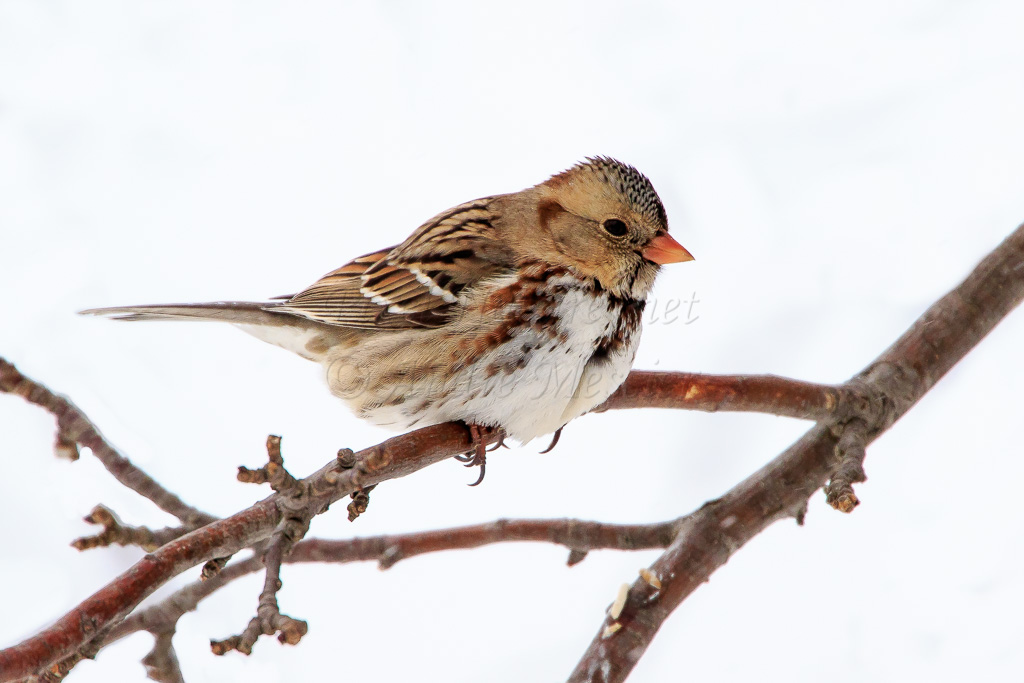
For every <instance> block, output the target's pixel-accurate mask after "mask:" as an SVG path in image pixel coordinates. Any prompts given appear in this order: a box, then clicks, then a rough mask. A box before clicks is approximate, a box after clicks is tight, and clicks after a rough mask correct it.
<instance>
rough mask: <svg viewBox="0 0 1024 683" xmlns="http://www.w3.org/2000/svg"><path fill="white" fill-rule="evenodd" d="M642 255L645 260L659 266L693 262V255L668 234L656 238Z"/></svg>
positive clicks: (645, 248)
mask: <svg viewBox="0 0 1024 683" xmlns="http://www.w3.org/2000/svg"><path fill="white" fill-rule="evenodd" d="M641 253H642V255H643V257H644V258H645V259H647V260H648V261H653V262H654V263H657V264H659V265H665V264H666V263H683V262H685V261H692V260H693V254H691V253H690V252H688V251H686V248H685V247H684V246H683V245H681V244H679V242H676V241H675V240H674V239H672V236H671V235H669V234H668V233H667V232H663V233H661V234H660V235H657V236H655V238H654V239H652V240H651V241H650V242H648V243H647V246H646V247H644V250H643V252H641Z"/></svg>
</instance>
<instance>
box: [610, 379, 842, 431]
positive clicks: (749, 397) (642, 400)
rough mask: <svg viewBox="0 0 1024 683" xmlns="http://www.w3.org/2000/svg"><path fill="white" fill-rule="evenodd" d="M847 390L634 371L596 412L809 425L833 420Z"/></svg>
mask: <svg viewBox="0 0 1024 683" xmlns="http://www.w3.org/2000/svg"><path fill="white" fill-rule="evenodd" d="M842 391H843V390H842V388H841V387H834V386H829V385H827V384H813V383H811V382H801V381H800V380H795V379H787V378H785V377H776V376H774V375H700V374H695V373H690V372H651V371H647V370H634V371H633V372H631V373H629V377H627V378H626V381H625V382H623V383H622V386H620V387H619V388H618V390H617V391H616V392H615V393H614V394H612V395H611V396H610V397H609V398H608V400H607V401H605V402H604V403H603V404H601V405H600V406H599V407H597V408H596V409H595V412H603V411H605V410H617V409H622V408H676V409H680V410H702V411H705V412H711V413H713V412H717V411H731V412H737V411H742V412H753V413H768V414H770V415H781V416H784V417H795V418H800V419H803V420H815V421H818V422H820V421H822V420H828V419H833V418H835V416H836V412H837V409H838V408H840V406H841V402H840V399H841V398H842Z"/></svg>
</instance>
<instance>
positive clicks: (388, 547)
mask: <svg viewBox="0 0 1024 683" xmlns="http://www.w3.org/2000/svg"><path fill="white" fill-rule="evenodd" d="M684 520H685V518H681V519H676V520H672V521H669V522H662V523H658V524H605V523H602V522H589V521H582V520H575V519H499V520H497V521H494V522H489V523H487V524H475V525H472V526H463V527H456V528H453V529H439V530H436V531H422V532H416V533H409V534H395V535H390V536H370V537H367V538H351V539H344V540H325V539H308V540H304V541H300V542H299V543H296V544H295V546H294V547H293V548H292V550H291V553H289V554H288V556H287V557H286V558H285V560H284V561H285V563H286V564H299V563H310V562H328V563H337V564H342V563H347V562H377V563H378V565H379V566H380V568H381V569H390V568H391V567H393V566H394V565H395V564H396V563H398V562H399V561H401V560H407V559H409V558H411V557H415V556H416V555H422V554H424V553H433V552H441V551H445V550H470V549H473V548H479V547H481V546H484V545H490V544H493V543H511V542H522V541H532V542H539V543H554V544H557V545H563V546H565V547H567V548H569V549H570V550H571V551H574V552H577V553H587V552H589V551H591V550H609V549H611V550H650V549H653V548H665V547H668V545H669V544H670V543H672V540H673V539H674V538H675V535H676V530H677V529H678V528H679V526H680V525H681V524H682V523H683V522H684ZM263 566H264V565H263V562H261V561H260V558H259V557H249V558H246V559H244V560H240V561H238V562H235V563H233V564H231V565H229V566H227V567H226V568H224V569H223V570H222V571H221V572H220V573H219V574H217V575H216V576H215V577H212V578H209V579H207V580H205V581H196V582H195V583H192V584H189V585H188V586H185V587H183V588H181V589H179V590H177V591H175V592H174V593H173V594H172V595H170V596H168V597H167V598H166V599H164V600H163V601H161V602H160V603H158V604H156V605H152V606H150V607H147V608H145V609H143V610H140V611H138V612H135V613H134V614H132V615H131V616H130V617H128V618H127V619H125V620H124V621H122V622H121V623H120V624H118V625H117V626H116V627H115V628H113V629H112V630H111V632H110V635H109V636H108V637H107V639H106V641H105V643H104V645H108V644H110V643H112V642H114V641H116V640H120V639H121V638H124V637H125V636H129V635H131V634H132V633H136V632H138V631H151V632H153V631H158V632H162V631H166V630H167V629H173V628H174V626H175V624H176V623H177V621H178V619H180V618H181V616H182V615H184V614H185V613H187V612H190V611H192V610H194V609H195V608H196V606H197V605H198V604H199V603H200V601H202V600H203V599H205V598H206V597H208V596H210V595H212V594H213V593H215V592H216V591H217V590H219V589H221V588H223V587H224V586H226V585H227V584H228V583H230V582H232V581H234V580H235V579H238V578H240V577H242V576H246V575H248V574H252V573H253V572H257V571H259V570H260V569H261V568H262V567H263Z"/></svg>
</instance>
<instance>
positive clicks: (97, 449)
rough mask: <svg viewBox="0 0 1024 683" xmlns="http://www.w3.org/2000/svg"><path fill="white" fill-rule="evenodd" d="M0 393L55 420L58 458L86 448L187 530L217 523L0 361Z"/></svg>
mask: <svg viewBox="0 0 1024 683" xmlns="http://www.w3.org/2000/svg"><path fill="white" fill-rule="evenodd" d="M0 392H3V393H11V394H17V395H18V396H21V397H22V398H24V399H25V400H26V401H28V402H29V403H34V404H35V405H37V406H40V407H42V408H43V409H44V410H46V411H48V412H50V413H51V414H52V415H53V416H54V417H55V418H56V419H57V443H56V450H57V453H58V455H62V456H64V457H69V456H71V454H72V447H73V446H74V445H75V444H78V445H81V446H86V447H87V448H89V449H91V450H92V453H93V455H95V456H96V458H97V459H98V460H99V461H100V462H101V463H102V464H103V466H104V467H106V468H107V471H108V472H110V473H111V474H112V475H114V478H115V479H117V480H118V481H119V482H120V483H122V484H123V485H125V486H127V487H128V488H130V489H131V490H132V491H135V492H136V493H138V494H139V495H140V496H143V497H145V498H148V499H149V500H151V501H153V502H154V503H155V504H156V506H157V507H159V508H160V509H161V510H163V511H164V512H167V513H169V514H171V515H174V516H175V517H177V518H178V519H179V520H181V522H182V523H183V524H184V525H186V526H187V527H189V528H190V529H194V528H197V527H200V526H202V525H204V524H209V523H210V522H212V521H214V520H215V519H217V518H216V517H214V516H213V515H211V514H208V513H206V512H203V511H201V510H198V509H196V508H194V507H192V506H191V505H188V504H186V503H185V502H184V501H182V500H181V498H179V497H178V496H176V495H174V494H173V493H171V492H170V491H168V490H167V489H165V488H164V487H163V486H161V485H160V484H158V483H157V482H156V481H155V480H154V479H153V478H152V477H150V476H149V475H148V474H146V473H145V472H143V471H142V470H141V469H139V467H138V466H137V465H134V464H132V462H131V461H130V460H128V458H126V457H124V456H123V455H121V454H120V453H118V452H117V450H116V449H115V448H114V447H113V446H111V445H110V444H109V443H107V440H106V439H105V438H103V435H102V434H100V431H99V430H98V429H97V428H96V426H95V425H94V424H93V423H92V422H91V421H90V420H89V418H87V417H86V416H85V414H84V413H83V412H82V411H81V410H79V409H78V406H76V405H75V404H74V403H72V402H71V401H69V400H68V399H66V398H65V397H63V396H60V395H58V394H55V393H53V392H52V391H50V390H49V389H47V388H46V387H44V386H43V385H42V384H39V383H38V382H34V381H32V380H31V379H29V378H27V377H25V376H24V375H22V374H21V373H20V372H18V369H17V368H15V367H14V365H12V364H11V363H9V362H7V361H6V360H4V359H3V358H0ZM74 458H77V449H76V450H74ZM74 458H73V459H74Z"/></svg>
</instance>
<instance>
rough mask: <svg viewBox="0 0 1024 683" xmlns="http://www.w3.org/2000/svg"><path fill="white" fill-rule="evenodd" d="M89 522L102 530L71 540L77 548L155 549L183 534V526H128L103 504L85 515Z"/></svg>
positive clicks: (184, 532)
mask: <svg viewBox="0 0 1024 683" xmlns="http://www.w3.org/2000/svg"><path fill="white" fill-rule="evenodd" d="M85 521H86V522H89V523H90V524H99V525H101V526H102V527H103V531H101V532H100V533H98V534H96V535H94V536H83V537H82V538H76V539H75V540H74V541H72V542H71V546H72V547H73V548H75V549H77V550H89V549H91V548H102V547H106V546H110V545H137V546H139V547H140V548H142V549H143V550H156V549H157V548H159V547H160V546H162V545H163V544H164V543H167V542H169V541H173V540H174V539H176V538H178V537H180V536H183V535H185V534H186V533H188V532H189V531H190V530H189V529H186V528H185V527H180V526H178V527H165V528H163V529H158V530H156V531H153V530H152V529H150V528H149V527H144V526H128V525H126V524H124V523H122V522H121V520H120V519H118V517H117V515H116V514H114V511H113V510H111V509H110V508H108V507H106V506H104V505H97V506H96V507H94V508H93V509H92V512H90V513H89V514H88V515H87V516H86V517H85Z"/></svg>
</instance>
